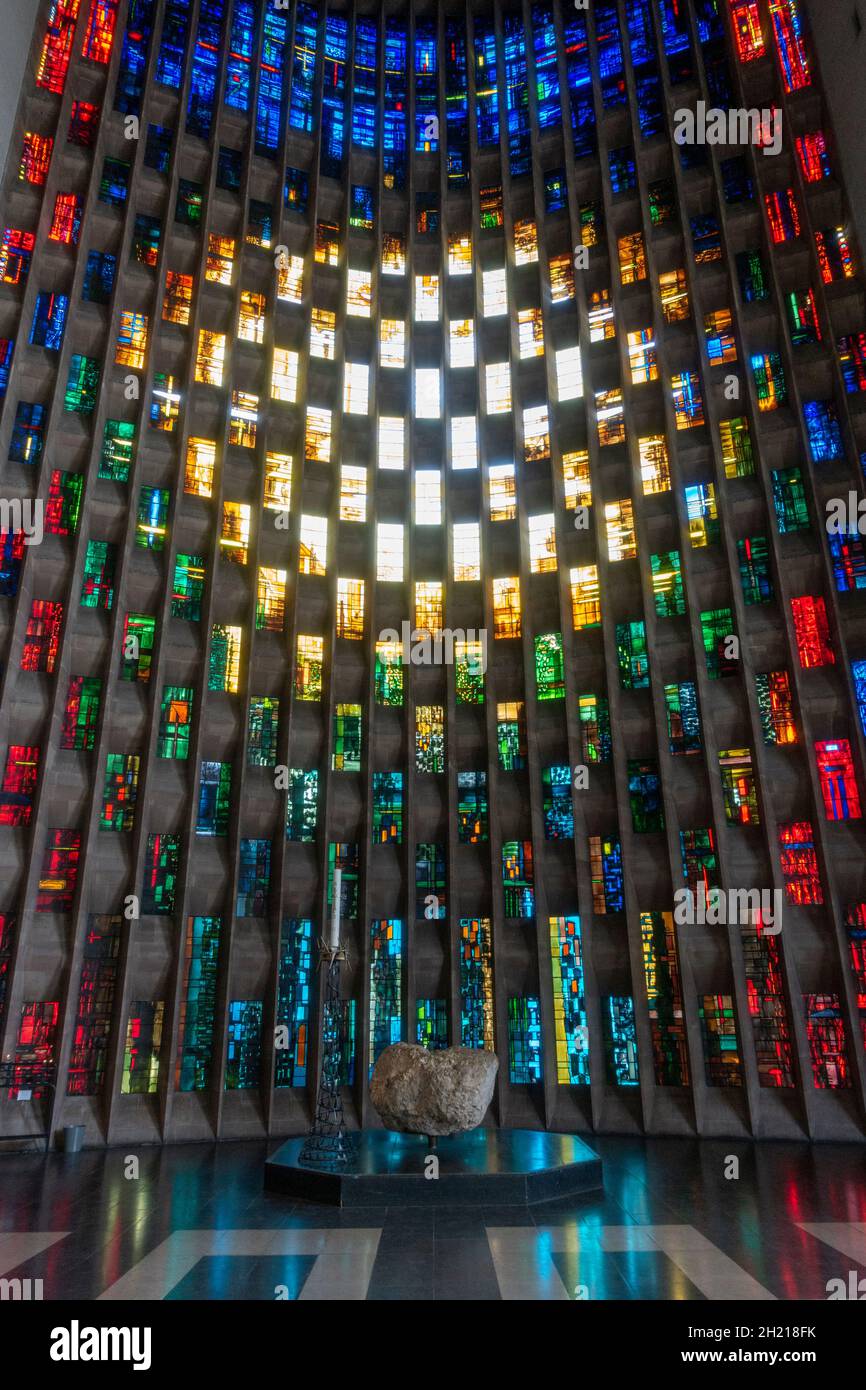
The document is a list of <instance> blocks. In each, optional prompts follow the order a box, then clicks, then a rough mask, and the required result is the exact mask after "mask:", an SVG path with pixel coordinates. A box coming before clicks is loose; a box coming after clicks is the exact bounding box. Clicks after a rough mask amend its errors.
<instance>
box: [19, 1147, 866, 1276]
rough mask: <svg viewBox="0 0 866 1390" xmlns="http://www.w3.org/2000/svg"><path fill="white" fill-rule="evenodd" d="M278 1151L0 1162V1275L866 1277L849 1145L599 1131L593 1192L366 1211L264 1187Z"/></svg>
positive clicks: (857, 1180) (202, 1150)
mask: <svg viewBox="0 0 866 1390" xmlns="http://www.w3.org/2000/svg"><path fill="white" fill-rule="evenodd" d="M276 1147H277V1145H276V1144H271V1145H270V1146H266V1145H265V1144H263V1143H262V1144H246V1143H245V1144H223V1145H220V1146H217V1145H185V1146H178V1147H174V1148H168V1149H156V1148H152V1149H149V1148H142V1149H139V1150H137V1151H135V1154H134V1156H135V1157H137V1159H138V1176H137V1177H136V1176H126V1174H127V1173H128V1172H131V1171H132V1170H133V1165H131V1164H130V1162H129V1158H130V1153H131V1152H132V1151H130V1150H123V1149H114V1150H111V1151H109V1152H104V1151H98V1152H96V1151H94V1152H85V1153H81V1154H77V1155H69V1156H66V1157H65V1156H62V1155H51V1156H50V1157H49V1158H48V1159H47V1160H45V1159H43V1158H41V1157H38V1156H36V1157H34V1156H25V1155H10V1154H5V1155H0V1278H6V1279H13V1278H20V1279H26V1278H30V1279H31V1280H37V1279H41V1280H42V1294H43V1297H44V1298H45V1299H95V1298H107V1299H112V1298H120V1299H123V1298H137V1299H159V1298H167V1299H232V1300H243V1299H267V1300H273V1299H281V1298H282V1299H329V1298H330V1299H353V1300H354V1299H365V1298H366V1299H375V1300H381V1299H410V1300H411V1299H420V1300H426V1299H437V1298H443V1299H521V1300H523V1299H545V1300H546V1299H695V1300H700V1299H707V1298H709V1299H754V1300H772V1299H809V1300H824V1299H826V1298H827V1285H828V1282H829V1281H830V1280H834V1279H843V1280H849V1279H850V1278H851V1276H852V1274H855V1275H856V1276H857V1278H858V1279H862V1278H864V1276H866V1148H864V1147H863V1146H859V1145H821V1146H814V1147H810V1146H808V1145H805V1144H803V1145H800V1144H766V1145H762V1146H752V1145H749V1144H740V1143H735V1142H730V1141H725V1142H710V1141H702V1142H698V1141H689V1140H685V1141H683V1140H647V1141H642V1140H634V1139H616V1138H595V1139H593V1140H591V1147H593V1148H594V1149H595V1150H596V1151H597V1152H598V1153H599V1155H600V1156H601V1158H602V1160H603V1162H604V1173H605V1192H604V1194H603V1195H599V1196H597V1197H596V1196H588V1197H584V1198H582V1199H569V1200H568V1201H565V1202H555V1203H545V1204H542V1205H538V1206H534V1207H529V1208H527V1207H513V1206H508V1207H486V1208H485V1207H482V1208H476V1209H469V1210H464V1209H456V1208H444V1207H443V1208H438V1209H435V1210H434V1209H419V1208H400V1207H388V1208H381V1209H380V1208H366V1209H364V1210H363V1211H358V1210H354V1211H348V1210H343V1211H341V1210H338V1209H335V1208H331V1207H322V1206H314V1205H312V1204H309V1203H300V1202H298V1203H293V1202H292V1201H290V1200H288V1199H285V1198H281V1197H279V1196H276V1195H270V1194H266V1193H265V1192H264V1191H263V1189H262V1166H263V1163H264V1159H265V1157H266V1154H267V1153H268V1152H269V1150H273V1149H275V1148H276ZM732 1155H733V1156H735V1157H736V1158H738V1159H739V1177H738V1178H729V1177H726V1171H727V1172H730V1171H731V1166H732V1165H731V1164H730V1162H729V1159H730V1156H732ZM863 1287H864V1289H866V1284H864V1286H863Z"/></svg>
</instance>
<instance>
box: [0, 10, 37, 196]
mask: <svg viewBox="0 0 866 1390" xmlns="http://www.w3.org/2000/svg"><path fill="white" fill-rule="evenodd" d="M39 5H40V0H0V11H2V42H0V171H2V170H3V168H4V167H5V165H6V154H7V152H8V149H9V138H10V136H11V134H12V126H13V124H14V121H15V112H16V110H17V109H18V93H19V92H20V90H21V80H22V78H23V76H24V69H25V67H26V66H27V55H28V53H29V50H30V42H31V39H32V37H33V22H34V20H35V18H36V14H37V11H38V10H39Z"/></svg>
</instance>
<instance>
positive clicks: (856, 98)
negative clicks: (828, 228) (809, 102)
mask: <svg viewBox="0 0 866 1390" xmlns="http://www.w3.org/2000/svg"><path fill="white" fill-rule="evenodd" d="M806 8H807V10H808V12H809V18H810V21H811V27H812V35H813V39H814V44H815V48H816V49H817V52H818V59H819V62H820V64H821V73H822V75H823V79H824V87H825V91H826V94H827V102H828V105H829V107H830V113H831V116H832V118H833V125H834V127H835V130H836V137H837V140H838V144H839V148H840V154H841V160H842V171H843V174H844V177H845V182H846V184H847V186H848V196H849V198H850V200H851V205H852V208H853V212H854V216H855V219H856V221H857V230H858V233H859V237H860V245H861V247H863V246H866V110H864V105H863V87H864V83H866V0H807V4H806ZM858 18H859V23H860V26H862V27H860V28H858Z"/></svg>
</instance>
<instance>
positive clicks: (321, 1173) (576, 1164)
mask: <svg viewBox="0 0 866 1390" xmlns="http://www.w3.org/2000/svg"><path fill="white" fill-rule="evenodd" d="M351 1138H352V1140H353V1156H352V1159H351V1160H350V1162H348V1163H345V1164H340V1165H335V1166H334V1167H333V1168H322V1167H308V1166H307V1165H306V1164H302V1163H301V1162H300V1155H301V1150H302V1148H303V1147H304V1142H305V1141H304V1138H303V1137H299V1138H297V1139H289V1140H288V1141H287V1142H286V1143H285V1144H283V1145H282V1146H281V1147H280V1148H279V1149H277V1150H276V1152H275V1153H274V1154H272V1156H271V1157H270V1158H269V1159H268V1161H267V1163H266V1164H265V1188H266V1190H267V1191H269V1192H281V1193H284V1194H285V1195H286V1196H289V1197H299V1198H303V1199H305V1200H306V1201H310V1202H326V1203H329V1204H331V1205H333V1206H340V1207H386V1206H430V1205H436V1204H441V1205H447V1206H480V1205H484V1206H501V1205H506V1206H510V1205H521V1206H522V1205H526V1204H529V1203H533V1202H549V1201H552V1200H553V1199H554V1198H556V1197H571V1196H574V1195H576V1194H580V1193H584V1192H600V1191H601V1189H602V1173H601V1159H600V1158H599V1157H598V1156H597V1154H594V1153H593V1151H592V1149H590V1148H588V1147H587V1145H586V1144H584V1142H583V1140H582V1139H578V1138H577V1136H576V1135H574V1134H548V1133H546V1132H544V1131H541V1130H530V1129H473V1130H471V1131H470V1132H469V1133H468V1134H456V1135H453V1136H451V1137H448V1138H440V1139H439V1140H438V1143H437V1147H436V1150H435V1157H436V1158H437V1159H438V1163H439V1176H438V1178H435V1179H434V1178H430V1177H426V1176H425V1169H426V1170H428V1171H429V1169H430V1167H431V1165H430V1164H429V1162H428V1160H429V1158H430V1156H431V1152H432V1151H431V1149H430V1145H429V1142H428V1140H427V1139H426V1138H425V1137H424V1136H423V1135H420V1134H395V1133H393V1132H392V1131H391V1130H383V1129H364V1130H361V1131H360V1132H358V1133H355V1134H353V1135H352V1136H351Z"/></svg>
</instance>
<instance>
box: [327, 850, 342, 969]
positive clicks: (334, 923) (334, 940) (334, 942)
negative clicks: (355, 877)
mask: <svg viewBox="0 0 866 1390" xmlns="http://www.w3.org/2000/svg"><path fill="white" fill-rule="evenodd" d="M342 886H343V870H342V869H337V868H335V869H334V884H333V890H332V891H333V897H332V900H331V930H330V933H329V935H328V950H329V951H339V949H340V893H341V891H342Z"/></svg>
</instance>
